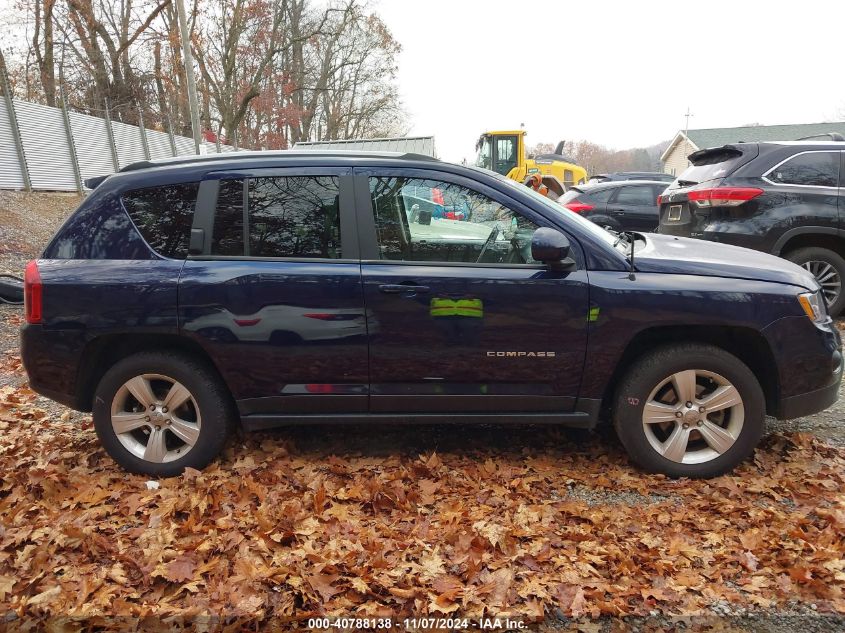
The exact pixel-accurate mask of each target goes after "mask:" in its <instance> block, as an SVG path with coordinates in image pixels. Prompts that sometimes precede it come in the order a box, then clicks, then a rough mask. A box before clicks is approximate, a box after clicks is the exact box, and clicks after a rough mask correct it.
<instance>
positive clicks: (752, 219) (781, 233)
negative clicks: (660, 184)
mask: <svg viewBox="0 0 845 633" xmlns="http://www.w3.org/2000/svg"><path fill="white" fill-rule="evenodd" d="M844 157H845V143H843V142H841V141H789V142H780V143H736V144H733V145H725V146H723V147H716V148H711V149H703V150H700V151H698V152H695V153H693V154H690V156H689V160H690V161H691V162H692V165H691V166H690V167H689V168H687V170H686V171H684V173H683V174H681V175H680V176H679V177H678V180H677V181H676V182H675V183H673V184H672V185H670V186H669V188H668V189H667V190H666V192H665V193H664V194H663V196H662V198H661V200H660V228H659V232H660V233H664V234H667V235H678V236H685V237H695V238H699V239H704V240H710V241H713V242H723V243H726V244H734V245H736V246H744V247H746V248H753V249H755V250H758V251H764V252H766V253H771V254H773V255H779V256H780V257H784V258H786V259H788V260H790V261H792V262H795V263H796V264H799V265H801V266H803V267H804V268H806V269H807V270H808V271H810V272H811V273H812V274H813V275H814V276H815V277H816V279H817V280H818V282H819V284H820V285H821V287H822V289H823V291H824V297H825V301H826V302H827V304H828V310H829V311H830V313H831V314H832V315H833V316H839V315H841V314H842V313H843V309H845V293H843V288H842V284H843V281H845V225H843V224H842V221H841V219H840V218H841V217H842V215H843V213H845V196H843V195H842V190H841V189H840V187H842V186H843V185H845V169H844V168H843V161H845V158H844Z"/></svg>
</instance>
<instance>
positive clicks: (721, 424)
mask: <svg viewBox="0 0 845 633" xmlns="http://www.w3.org/2000/svg"><path fill="white" fill-rule="evenodd" d="M744 419H745V408H744V407H743V403H742V396H741V395H740V393H739V390H737V388H736V387H734V386H733V385H732V384H731V383H730V381H728V380H727V379H726V378H724V377H723V376H720V375H719V374H717V373H714V372H711V371H705V370H701V369H689V370H685V371H680V372H677V373H675V374H672V375H671V376H668V377H667V378H665V379H664V380H662V381H661V382H660V383H659V384H658V385H657V386H656V387H655V388H654V389H653V390H652V392H651V394H649V397H648V400H647V401H646V404H645V407H644V409H643V415H642V422H643V430H644V431H645V435H646V438H647V439H648V442H649V444H651V447H652V448H653V449H654V450H655V451H657V452H658V453H659V454H660V455H662V456H663V457H665V458H666V459H668V460H671V461H673V462H678V463H682V464H701V463H704V462H708V461H711V460H713V459H716V458H717V457H719V456H720V455H722V454H724V453H725V452H726V451H728V450H729V449H730V448H731V447H732V446H733V445H734V443H735V442H736V440H737V439H738V438H739V435H740V433H741V432H742V425H743V421H744Z"/></svg>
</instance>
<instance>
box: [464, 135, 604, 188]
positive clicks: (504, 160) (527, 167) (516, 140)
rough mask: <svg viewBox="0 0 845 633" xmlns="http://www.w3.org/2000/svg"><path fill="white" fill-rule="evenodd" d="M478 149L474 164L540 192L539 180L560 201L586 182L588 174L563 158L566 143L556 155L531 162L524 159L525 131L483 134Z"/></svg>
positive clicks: (544, 155)
mask: <svg viewBox="0 0 845 633" xmlns="http://www.w3.org/2000/svg"><path fill="white" fill-rule="evenodd" d="M475 149H476V150H477V152H478V156H477V158H476V161H475V164H476V165H477V166H478V167H483V168H485V169H491V170H493V171H495V172H497V173H499V174H502V175H503V176H506V177H508V178H510V179H511V180H516V181H517V182H521V183H525V184H528V185H529V186H533V187H534V188H535V189H537V188H538V187H537V186H534V184H533V183H536V181H537V178H532V176H537V175H538V176H539V177H540V179H541V181H542V184H541V185H540V186H541V187H543V186H544V187H546V188H547V189H548V191H549V192H550V193H551V194H553V195H551V196H550V197H553V198H557V197H559V196H561V195H563V193H564V192H565V191H566V190H567V189H568V188H569V187H571V186H573V185H580V184H583V183H585V182H587V171H586V170H585V169H584V168H583V167H581V166H579V165H576V164H575V163H574V162H572V159H570V158H568V157H566V156H563V155H562V153H561V152H562V151H563V142H561V143H559V144H558V146H557V149H556V150H555V153H554V154H540V155H539V156H535V157H534V158H532V159H528V158H526V156H525V131H523V130H501V131H496V132H484V133H483V134H482V135H481V136H480V137H479V139H478V143H476V146H475Z"/></svg>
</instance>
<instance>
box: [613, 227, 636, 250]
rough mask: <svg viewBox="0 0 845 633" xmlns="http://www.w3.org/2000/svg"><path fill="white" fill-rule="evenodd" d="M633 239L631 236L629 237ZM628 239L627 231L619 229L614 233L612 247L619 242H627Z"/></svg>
mask: <svg viewBox="0 0 845 633" xmlns="http://www.w3.org/2000/svg"><path fill="white" fill-rule="evenodd" d="M631 239H633V238H631ZM627 241H628V231H619V232H618V233H617V234H616V241H615V242H613V248H616V247H617V246H619V242H627Z"/></svg>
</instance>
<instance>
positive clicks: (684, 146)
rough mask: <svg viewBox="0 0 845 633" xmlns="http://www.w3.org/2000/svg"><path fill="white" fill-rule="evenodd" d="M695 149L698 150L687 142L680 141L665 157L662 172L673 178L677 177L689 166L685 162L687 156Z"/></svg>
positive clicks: (687, 162) (684, 140)
mask: <svg viewBox="0 0 845 633" xmlns="http://www.w3.org/2000/svg"><path fill="white" fill-rule="evenodd" d="M697 149H698V148H697V147H696V146H695V145H693V144H692V143H691V142H689V141H688V140H686V139H681V140H680V141H679V142H678V144H677V145H675V147H673V148H672V150H671V151H670V152H669V155H668V156H667V157H666V160H665V161H664V163H663V172H664V173H666V174H672V175H673V176H679V175H680V174H681V173H683V171H684V170H685V169H686V168H687V167H689V165H690V162H689V161H688V160H687V156H689V155H690V154H692V153H693V152H694V151H696V150H697Z"/></svg>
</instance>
